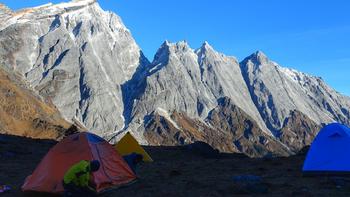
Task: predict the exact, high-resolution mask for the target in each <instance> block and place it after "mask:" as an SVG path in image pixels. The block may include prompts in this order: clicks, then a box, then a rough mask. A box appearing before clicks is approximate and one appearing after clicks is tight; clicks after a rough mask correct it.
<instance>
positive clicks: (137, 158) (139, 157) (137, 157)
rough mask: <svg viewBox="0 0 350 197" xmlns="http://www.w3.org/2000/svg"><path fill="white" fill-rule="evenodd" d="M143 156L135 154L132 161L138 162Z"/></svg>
mask: <svg viewBox="0 0 350 197" xmlns="http://www.w3.org/2000/svg"><path fill="white" fill-rule="evenodd" d="M142 159H143V156H142V155H141V154H137V153H136V154H135V158H134V163H136V164H138V163H140V162H141V161H142Z"/></svg>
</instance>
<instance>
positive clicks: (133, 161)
mask: <svg viewBox="0 0 350 197" xmlns="http://www.w3.org/2000/svg"><path fill="white" fill-rule="evenodd" d="M123 159H124V160H125V161H126V163H127V164H128V165H129V167H130V169H131V170H132V171H133V172H134V174H136V167H137V165H138V164H139V163H141V162H142V159H143V156H142V155H141V154H137V153H131V154H129V155H125V156H123Z"/></svg>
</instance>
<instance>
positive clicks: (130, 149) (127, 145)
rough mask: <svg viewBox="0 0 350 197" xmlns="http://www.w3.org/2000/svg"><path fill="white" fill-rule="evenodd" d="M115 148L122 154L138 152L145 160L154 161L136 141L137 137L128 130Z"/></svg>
mask: <svg viewBox="0 0 350 197" xmlns="http://www.w3.org/2000/svg"><path fill="white" fill-rule="evenodd" d="M114 147H115V149H117V151H118V153H119V154H121V155H122V156H124V155H128V154H130V153H138V154H141V155H142V156H143V161H144V162H152V161H153V159H152V158H151V157H150V156H149V154H148V153H147V152H146V151H145V149H143V148H142V147H141V146H140V144H139V143H138V142H137V141H136V139H135V138H134V137H133V136H132V135H131V134H130V133H129V132H128V133H126V134H125V135H124V137H122V139H120V141H119V142H118V143H117V144H116V145H114Z"/></svg>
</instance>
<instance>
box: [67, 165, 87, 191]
mask: <svg viewBox="0 0 350 197" xmlns="http://www.w3.org/2000/svg"><path fill="white" fill-rule="evenodd" d="M89 180H90V162H88V161H85V160H82V161H80V162H79V163H76V164H74V165H73V166H72V167H71V168H70V169H69V170H68V171H67V172H66V174H65V175H64V178H63V181H64V183H66V184H69V183H73V184H74V185H76V186H79V187H87V186H88V185H89Z"/></svg>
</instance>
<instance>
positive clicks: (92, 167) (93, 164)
mask: <svg viewBox="0 0 350 197" xmlns="http://www.w3.org/2000/svg"><path fill="white" fill-rule="evenodd" d="M98 169H100V162H99V161H98V160H92V161H90V172H96V171H97V170H98Z"/></svg>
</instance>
